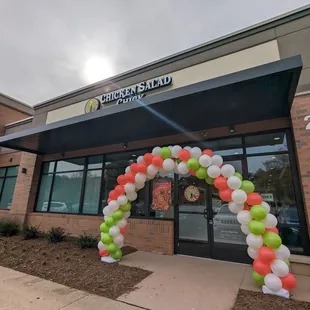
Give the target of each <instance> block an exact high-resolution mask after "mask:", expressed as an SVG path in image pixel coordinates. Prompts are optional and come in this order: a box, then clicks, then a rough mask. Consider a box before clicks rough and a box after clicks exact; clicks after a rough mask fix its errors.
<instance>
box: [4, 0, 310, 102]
mask: <svg viewBox="0 0 310 310" xmlns="http://www.w3.org/2000/svg"><path fill="white" fill-rule="evenodd" d="M309 3H310V0H308V1H306V0H273V1H270V0H261V1H255V0H239V1H238V0H237V1H236V0H218V1H209V0H195V1H188V0H156V1H150V0H149V1H146V0H144V1H143V0H131V1H123V0H114V1H111V0H110V1H107V0H92V1H81V0H66V1H61V0H54V1H49V0H41V1H37V0H28V1H18V0H3V1H1V2H0V39H1V49H0V92H3V93H5V94H8V95H10V96H12V97H15V98H17V99H19V100H21V101H24V102H26V103H28V104H31V105H33V104H37V103H40V102H42V101H44V100H48V99H50V98H52V97H55V96H58V95H60V94H63V93H65V92H68V91H72V90H74V89H77V88H79V87H82V86H85V85H87V83H88V81H89V79H86V77H85V74H84V70H85V64H86V63H87V61H88V60H89V59H90V58H91V57H93V56H100V57H103V58H105V59H108V60H109V61H110V62H111V66H112V67H113V70H112V71H113V72H114V73H115V74H117V73H121V72H123V71H126V70H129V69H132V68H135V67H137V66H140V65H143V64H146V63H148V62H151V61H154V60H156V59H159V58H161V57H165V56H168V55H170V54H173V53H176V52H179V51H181V50H183V49H186V48H190V47H192V46H194V45H197V44H201V43H204V42H206V41H209V40H211V39H214V38H216V37H219V36H222V35H225V34H228V33H230V32H233V31H236V30H239V29H242V28H244V27H247V26H249V25H252V24H255V23H257V22H260V21H262V20H265V19H268V18H271V17H273V16H276V15H279V14H282V13H284V12H287V11H290V10H292V9H295V8H297V7H300V6H303V5H306V4H309Z"/></svg>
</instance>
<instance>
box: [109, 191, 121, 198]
mask: <svg viewBox="0 0 310 310" xmlns="http://www.w3.org/2000/svg"><path fill="white" fill-rule="evenodd" d="M118 196H119V194H118V193H117V191H115V190H112V191H110V193H109V198H111V199H112V200H116V199H117V198H118Z"/></svg>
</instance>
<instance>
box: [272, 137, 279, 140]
mask: <svg viewBox="0 0 310 310" xmlns="http://www.w3.org/2000/svg"><path fill="white" fill-rule="evenodd" d="M280 139H281V138H280V137H274V138H273V140H280Z"/></svg>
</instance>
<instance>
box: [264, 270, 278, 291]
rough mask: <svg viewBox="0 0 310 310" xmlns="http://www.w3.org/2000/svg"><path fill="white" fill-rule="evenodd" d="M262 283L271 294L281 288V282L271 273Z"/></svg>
mask: <svg viewBox="0 0 310 310" xmlns="http://www.w3.org/2000/svg"><path fill="white" fill-rule="evenodd" d="M264 282H265V285H266V286H267V288H269V289H270V290H271V291H273V292H278V291H279V290H280V289H281V288H282V281H281V279H280V278H279V277H277V276H276V275H275V274H273V273H268V274H267V275H265V277H264Z"/></svg>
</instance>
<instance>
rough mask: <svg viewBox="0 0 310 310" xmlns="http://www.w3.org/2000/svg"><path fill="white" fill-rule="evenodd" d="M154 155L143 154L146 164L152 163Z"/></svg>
mask: <svg viewBox="0 0 310 310" xmlns="http://www.w3.org/2000/svg"><path fill="white" fill-rule="evenodd" d="M153 157H154V156H153V155H152V154H151V153H145V154H144V155H143V160H144V162H145V163H146V164H148V165H150V164H151V163H152V160H153Z"/></svg>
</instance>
